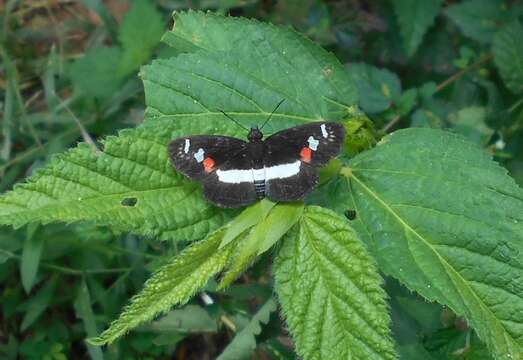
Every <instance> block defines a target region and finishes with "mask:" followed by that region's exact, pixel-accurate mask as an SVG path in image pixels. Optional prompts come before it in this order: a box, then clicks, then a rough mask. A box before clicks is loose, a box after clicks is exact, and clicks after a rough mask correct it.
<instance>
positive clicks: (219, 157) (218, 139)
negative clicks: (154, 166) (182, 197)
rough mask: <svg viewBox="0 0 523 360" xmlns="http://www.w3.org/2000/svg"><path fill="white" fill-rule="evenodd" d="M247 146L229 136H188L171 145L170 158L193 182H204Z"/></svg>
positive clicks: (177, 168) (243, 142)
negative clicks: (203, 180)
mask: <svg viewBox="0 0 523 360" xmlns="http://www.w3.org/2000/svg"><path fill="white" fill-rule="evenodd" d="M246 146H247V143H246V142H245V141H243V140H240V139H236V138H233V137H229V136H210V135H196V136H187V137H181V138H178V139H176V140H173V141H172V142H171V143H170V144H169V157H170V159H171V162H172V164H173V165H174V167H175V168H176V170H178V171H179V172H181V173H182V174H184V175H186V176H188V177H190V178H191V179H193V180H202V179H203V178H205V177H206V175H208V174H209V173H211V172H213V171H214V170H215V169H217V168H218V167H220V166H221V165H223V164H225V163H226V162H228V161H229V160H230V159H233V158H235V157H236V154H239V153H240V152H242V151H245V148H246Z"/></svg>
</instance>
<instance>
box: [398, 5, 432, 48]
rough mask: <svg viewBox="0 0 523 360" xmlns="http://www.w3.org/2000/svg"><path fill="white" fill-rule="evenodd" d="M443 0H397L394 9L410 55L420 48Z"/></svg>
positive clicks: (405, 46)
mask: <svg viewBox="0 0 523 360" xmlns="http://www.w3.org/2000/svg"><path fill="white" fill-rule="evenodd" d="M441 3H442V0H395V1H393V5H394V10H395V12H396V17H397V18H398V23H399V26H400V31H401V36H402V38H403V47H404V48H405V51H406V52H407V55H408V56H409V57H410V56H412V55H414V53H415V52H416V50H418V47H419V45H420V44H421V40H422V39H423V36H424V35H425V33H426V32H427V30H428V29H429V27H430V26H431V25H432V24H433V23H434V19H435V18H436V15H438V12H439V9H440V7H441Z"/></svg>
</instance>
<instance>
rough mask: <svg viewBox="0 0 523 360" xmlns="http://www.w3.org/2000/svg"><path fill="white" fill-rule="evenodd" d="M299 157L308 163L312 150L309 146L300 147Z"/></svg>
mask: <svg viewBox="0 0 523 360" xmlns="http://www.w3.org/2000/svg"><path fill="white" fill-rule="evenodd" d="M300 157H301V161H303V162H305V163H310V162H311V159H312V150H311V148H309V147H304V148H303V149H301V151H300Z"/></svg>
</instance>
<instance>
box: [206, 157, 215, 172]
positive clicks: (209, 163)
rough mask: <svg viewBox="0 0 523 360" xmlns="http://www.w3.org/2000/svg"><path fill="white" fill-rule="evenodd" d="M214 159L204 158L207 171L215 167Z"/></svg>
mask: <svg viewBox="0 0 523 360" xmlns="http://www.w3.org/2000/svg"><path fill="white" fill-rule="evenodd" d="M214 164H215V162H214V160H213V159H212V158H210V157H207V158H205V159H204V160H203V168H204V169H205V172H211V171H212V170H213V169H214Z"/></svg>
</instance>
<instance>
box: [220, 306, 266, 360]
mask: <svg viewBox="0 0 523 360" xmlns="http://www.w3.org/2000/svg"><path fill="white" fill-rule="evenodd" d="M274 311H276V302H275V301H274V300H273V299H272V298H270V299H269V300H267V302H266V303H265V304H263V306H262V307H261V308H260V310H258V312H257V313H256V315H254V316H253V317H252V319H251V321H250V322H249V323H248V324H247V325H246V326H245V327H244V328H243V329H242V330H241V331H240V332H239V333H238V334H236V336H235V337H234V339H233V340H232V341H231V343H230V344H229V345H227V347H226V348H225V350H223V352H222V353H221V354H220V356H218V358H217V360H241V359H250V358H251V357H252V353H253V351H254V349H256V335H259V334H260V333H261V330H262V329H261V324H267V323H268V322H269V318H270V315H271V313H272V312H274Z"/></svg>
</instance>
